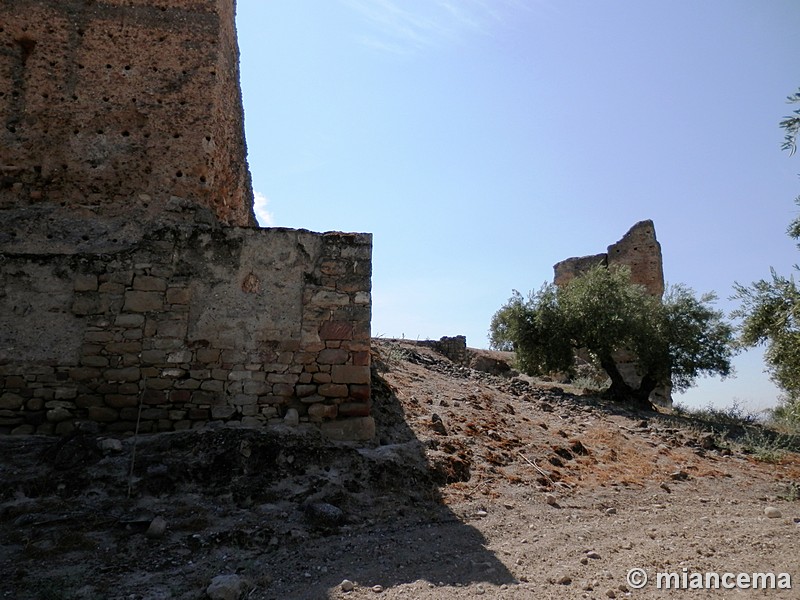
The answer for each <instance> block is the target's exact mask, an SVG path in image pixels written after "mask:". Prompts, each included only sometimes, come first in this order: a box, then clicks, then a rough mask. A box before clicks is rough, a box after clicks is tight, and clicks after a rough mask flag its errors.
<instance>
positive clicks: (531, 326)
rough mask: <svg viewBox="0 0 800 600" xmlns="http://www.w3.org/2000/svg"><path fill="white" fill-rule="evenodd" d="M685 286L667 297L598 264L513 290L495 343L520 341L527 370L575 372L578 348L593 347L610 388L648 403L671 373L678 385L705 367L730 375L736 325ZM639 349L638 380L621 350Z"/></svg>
mask: <svg viewBox="0 0 800 600" xmlns="http://www.w3.org/2000/svg"><path fill="white" fill-rule="evenodd" d="M714 299H715V297H714V295H713V294H706V295H704V296H702V297H700V298H697V297H695V295H694V293H693V292H692V291H691V290H690V289H688V288H686V287H684V286H673V287H671V288H670V289H669V290H668V292H667V294H666V296H665V297H664V300H663V301H661V300H660V299H659V298H656V297H654V296H652V295H651V294H649V293H648V292H647V291H646V290H645V288H643V287H642V286H639V285H634V284H632V283H631V281H630V271H629V270H628V269H626V268H610V269H609V268H605V267H602V266H599V267H596V268H594V269H591V270H589V271H587V272H586V273H585V274H583V275H581V276H579V277H576V278H575V279H573V280H572V281H570V282H569V283H567V284H566V285H563V286H556V285H554V284H552V283H545V284H544V285H543V286H542V287H541V289H539V291H538V292H535V293H533V292H532V293H530V294H529V295H528V297H527V298H525V297H523V296H522V294H520V293H519V292H516V291H515V292H514V294H513V296H512V297H511V298H510V299H509V300H508V302H507V303H506V304H505V305H504V306H503V307H502V308H500V310H498V311H497V313H495V315H494V317H493V318H492V322H491V326H490V340H491V344H492V347H494V348H498V349H507V350H508V349H513V350H514V351H515V352H516V357H517V364H518V367H519V368H520V370H522V371H523V372H525V373H528V374H531V375H535V374H544V373H549V372H555V371H559V372H566V373H574V368H575V363H576V352H577V351H579V350H583V351H588V352H589V353H590V355H591V356H592V358H593V359H594V360H595V361H596V363H597V365H598V366H599V367H601V368H602V369H603V370H604V371H605V372H606V374H607V375H608V377H609V378H610V380H611V386H610V387H609V389H608V391H607V394H608V395H609V396H611V397H613V398H615V399H621V400H626V401H631V402H634V403H636V404H638V405H640V406H644V407H649V406H650V402H649V400H648V398H649V396H650V393H651V392H652V391H653V390H654V389H655V388H656V387H657V386H658V385H660V384H662V383H664V382H666V381H671V382H672V385H673V387H674V388H675V389H677V390H683V389H686V388H688V387H690V386H691V385H693V384H694V382H695V381H696V379H697V378H698V377H699V376H700V375H704V374H709V375H713V374H718V375H721V376H723V377H725V376H727V375H730V374H731V371H732V368H731V358H732V356H733V353H734V347H733V343H732V342H733V328H732V327H731V326H730V325H729V324H728V323H727V322H726V321H725V320H724V315H723V313H722V312H721V311H717V310H714V309H712V308H711V307H710V304H711V303H712V302H713V300H714ZM623 351H626V352H631V353H633V354H634V355H635V356H636V360H637V364H638V368H639V371H640V373H641V374H642V379H641V383H640V384H639V386H638V387H637V388H634V387H632V386H631V385H630V383H628V382H626V381H625V379H624V378H623V376H622V374H621V373H620V371H619V368H618V366H617V362H616V361H615V355H617V353H619V352H623Z"/></svg>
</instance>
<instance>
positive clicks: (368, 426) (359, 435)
mask: <svg viewBox="0 0 800 600" xmlns="http://www.w3.org/2000/svg"><path fill="white" fill-rule="evenodd" d="M320 430H321V431H322V435H323V436H325V437H326V438H327V439H329V440H332V441H342V442H354V441H369V440H371V439H372V438H374V437H375V419H373V418H372V417H356V418H351V419H336V420H335V421H325V422H323V423H322V424H321V425H320Z"/></svg>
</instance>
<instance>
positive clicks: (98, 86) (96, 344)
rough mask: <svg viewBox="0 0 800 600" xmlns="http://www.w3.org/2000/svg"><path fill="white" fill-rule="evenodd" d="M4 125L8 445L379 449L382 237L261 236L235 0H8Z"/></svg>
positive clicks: (0, 348) (0, 411) (1, 76)
mask: <svg viewBox="0 0 800 600" xmlns="http://www.w3.org/2000/svg"><path fill="white" fill-rule="evenodd" d="M0 119H2V129H1V130H0V253H1V254H0V385H1V386H2V387H1V388H0V433H15V434H26V433H58V434H65V433H68V432H70V431H71V430H72V429H73V428H74V427H75V423H76V422H78V421H81V420H90V421H94V422H96V423H98V424H99V425H100V426H101V428H103V429H105V430H107V431H118V432H127V431H133V430H134V429H136V428H137V427H138V430H139V431H145V432H148V431H168V430H179V429H188V428H193V427H198V426H204V425H205V424H207V423H209V422H220V423H223V422H227V423H230V422H236V423H242V424H244V425H250V426H261V425H265V424H268V423H271V422H282V423H289V424H295V423H297V422H301V421H308V422H311V423H316V424H318V425H319V427H320V428H321V429H322V431H323V433H325V434H326V435H327V436H328V437H331V438H333V439H345V440H354V439H368V438H370V437H372V435H373V434H374V422H373V420H372V417H371V416H370V320H371V295H370V287H371V254H372V238H371V236H370V235H369V234H362V233H338V232H332V233H325V234H318V233H312V232H309V231H305V230H289V229H277V228H270V229H260V228H257V227H255V226H254V223H255V221H254V218H253V213H252V190H251V188H250V176H249V172H248V170H247V164H246V159H245V147H244V136H243V128H242V122H243V119H242V109H241V99H240V92H239V86H238V50H237V44H236V37H235V31H234V3H233V0H106V1H95V2H86V1H85V0H14V2H8V1H5V2H0ZM137 423H138V425H137Z"/></svg>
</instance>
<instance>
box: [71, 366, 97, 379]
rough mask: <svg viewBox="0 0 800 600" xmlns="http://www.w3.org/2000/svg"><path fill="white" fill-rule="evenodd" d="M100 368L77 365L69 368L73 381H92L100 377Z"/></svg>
mask: <svg viewBox="0 0 800 600" xmlns="http://www.w3.org/2000/svg"><path fill="white" fill-rule="evenodd" d="M100 374H101V371H100V369H94V368H90V367H76V368H74V369H70V370H69V378H70V379H72V380H73V381H91V380H92V379H97V378H99V377H100Z"/></svg>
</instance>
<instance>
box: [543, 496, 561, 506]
mask: <svg viewBox="0 0 800 600" xmlns="http://www.w3.org/2000/svg"><path fill="white" fill-rule="evenodd" d="M544 501H545V502H547V503H548V504H549V505H550V506H558V498H556V497H555V495H554V494H545V495H544Z"/></svg>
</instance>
